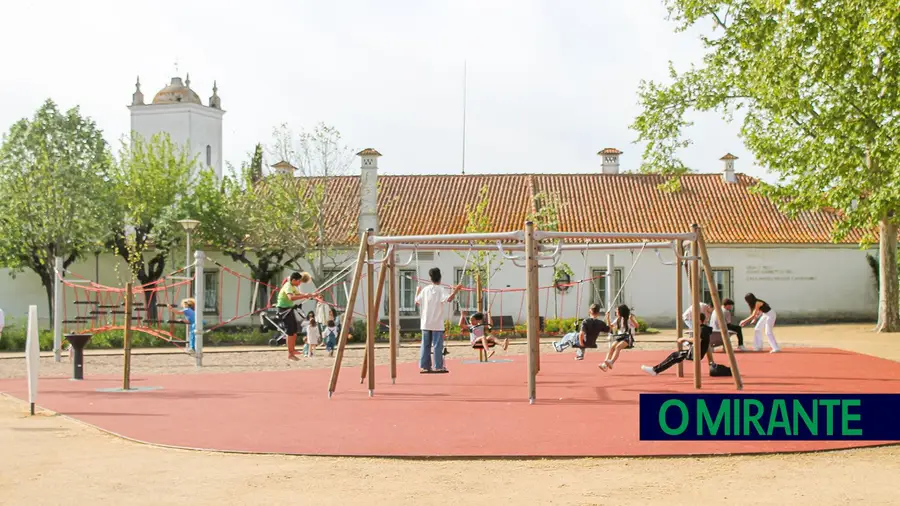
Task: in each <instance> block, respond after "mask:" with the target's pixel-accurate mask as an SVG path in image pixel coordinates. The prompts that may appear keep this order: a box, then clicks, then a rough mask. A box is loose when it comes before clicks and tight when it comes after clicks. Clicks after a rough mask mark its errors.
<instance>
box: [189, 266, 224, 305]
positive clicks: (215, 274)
mask: <svg viewBox="0 0 900 506" xmlns="http://www.w3.org/2000/svg"><path fill="white" fill-rule="evenodd" d="M209 279H212V280H214V281H215V291H214V292H213V296H212V297H209V296H208V295H209V290H210V285H211V283H209ZM190 287H191V288H190V290H191V293H190V295H188V296H189V297H193V296H194V294H196V293H197V285H196V283H195V282H194V280H193V279H191V284H190ZM220 290H222V287H221V286H219V269H215V268H213V269H203V309H202V312H203V314H204V315H212V316H218V315H220V314H222V308H221V307H219V293H220ZM211 301H212V303H213V304H214V305H215V307H214V308H211V307H209V304H210V302H211Z"/></svg>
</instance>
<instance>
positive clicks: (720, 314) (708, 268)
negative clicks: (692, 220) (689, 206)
mask: <svg viewBox="0 0 900 506" xmlns="http://www.w3.org/2000/svg"><path fill="white" fill-rule="evenodd" d="M694 232H695V233H696V234H697V243H696V244H697V246H698V248H699V251H700V260H701V261H702V262H703V271H704V272H705V273H706V284H707V285H709V287H710V288H709V293H710V295H711V296H712V303H713V309H714V310H715V312H716V320H718V322H719V332H721V333H722V344H723V345H724V346H725V353H727V354H728V363H729V364H730V366H731V374H732V376H733V377H734V387H735V388H736V389H738V390H743V389H744V382H743V380H742V379H741V372H740V371H739V370H738V364H737V358H736V357H735V356H734V348H733V347H732V346H731V338H730V337H729V335H728V325H727V320H726V319H725V310H724V308H722V300H721V299H720V298H719V290H718V287H717V286H716V281H715V279H714V278H713V271H712V264H711V263H710V261H709V253H708V252H707V250H706V243H705V242H704V241H703V231H702V230H700V227H698V226H697V225H694ZM709 324H710V325H711V324H712V323H711V322H709ZM697 349H699V348H697ZM708 353H712V346H710V348H709V352H708ZM696 361H697V362H699V361H700V360H699V359H697V360H696Z"/></svg>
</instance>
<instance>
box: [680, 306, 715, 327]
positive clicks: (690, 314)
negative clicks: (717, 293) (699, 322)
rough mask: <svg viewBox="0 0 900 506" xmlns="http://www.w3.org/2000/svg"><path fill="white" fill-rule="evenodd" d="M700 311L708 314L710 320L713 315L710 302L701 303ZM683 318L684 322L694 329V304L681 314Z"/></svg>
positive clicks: (707, 318)
mask: <svg viewBox="0 0 900 506" xmlns="http://www.w3.org/2000/svg"><path fill="white" fill-rule="evenodd" d="M700 312H701V313H702V314H705V315H706V321H710V318H711V317H712V313H713V308H712V306H710V305H709V304H707V303H705V302H701V303H700ZM681 319H682V320H684V324H685V326H686V327H687V328H689V329H692V328H694V327H693V321H692V320H693V319H694V306H689V307H688V308H687V311H685V312H684V314H682V315H681Z"/></svg>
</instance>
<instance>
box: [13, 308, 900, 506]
mask: <svg viewBox="0 0 900 506" xmlns="http://www.w3.org/2000/svg"><path fill="white" fill-rule="evenodd" d="M867 330H868V328H866V327H865V326H860V325H855V326H854V325H842V326H817V327H784V328H782V329H780V330H779V334H778V336H779V339H780V341H781V342H782V343H783V345H789V344H790V343H796V344H799V345H812V344H817V345H825V346H835V347H841V348H846V349H855V350H856V351H860V352H863V353H871V354H875V355H879V356H884V357H887V358H893V359H895V360H896V359H900V339H898V338H897V337H896V336H876V335H872V334H870V333H868V332H867ZM404 352H405V353H409V354H410V355H404V358H405V359H411V358H414V356H415V350H414V349H410V350H408V351H407V350H404ZM354 353H356V352H354ZM210 355H212V354H210ZM225 355H232V356H238V357H240V356H244V357H245V358H244V359H243V360H244V361H245V363H244V364H242V365H235V366H234V367H245V366H247V367H254V366H252V365H250V364H247V363H246V362H247V361H253V360H255V359H249V358H246V357H249V356H252V355H259V356H266V355H270V354H268V353H253V354H243V355H237V354H223V356H225ZM112 358H115V357H112ZM173 358H175V357H173ZM358 359H359V357H358V356H356V357H353V358H352V359H351V357H350V355H348V362H351V361H352V362H354V363H358ZM210 360H211V361H212V360H213V359H212V358H210ZM314 360H316V361H319V360H322V363H321V364H316V363H313V361H308V365H307V366H309V367H312V366H316V365H318V366H323V365H327V362H325V360H326V359H325V358H317V359H314ZM3 362H9V361H0V367H2V368H6V366H7V365H8V364H4V363H3ZM261 365H262V364H256V365H255V367H257V368H259V367H260V366H261ZM112 366H113V364H110V366H109V367H112ZM162 366H164V367H165V366H168V365H166V364H163V365H162ZM90 367H94V368H95V369H97V368H99V367H101V366H100V363H99V362H98V363H95V364H92V365H91V366H90ZM185 369H192V367H187V366H186V367H185ZM219 369H220V370H219V371H218V372H223V371H222V370H221V369H225V370H232V367H229V366H224V365H223V366H222V367H221V368H219ZM45 371H46V369H45ZM68 371H69V369H68V366H67V367H66V368H65V369H64V370H62V369H61V370H60V372H61V373H64V372H68ZM48 372H49V371H48ZM142 372H149V370H147V371H142ZM171 372H179V373H180V372H188V370H183V371H182V370H177V371H171ZM10 375H12V374H10ZM25 409H26V407H25V405H24V403H22V402H20V401H17V400H14V399H11V398H8V397H5V396H0V504H4V505H5V504H10V505H19V504H31V505H40V504H53V505H58V504H78V505H83V504H129V505H130V504H135V505H140V504H148V505H149V504H153V505H158V504H266V505H272V504H315V505H328V504H340V505H345V504H366V505H400V504H416V505H421V504H429V505H430V504H453V505H463V504H493V505H500V504H516V505H531V504H576V505H594V504H614V505H631V504H635V505H637V504H641V505H643V504H650V503H652V502H660V503H664V504H666V505H672V504H697V503H701V504H702V503H706V504H716V503H723V504H740V505H743V504H767V505H768V504H788V503H790V504H795V505H805V504H814V505H816V506H824V505H831V504H835V505H837V504H848V503H851V502H857V501H862V502H864V503H865V504H867V505H880V504H885V505H887V504H898V503H900V492H898V490H897V487H896V479H897V476H900V447H897V446H893V447H885V448H875V449H865V450H849V451H842V452H831V453H820V454H804V455H784V456H782V455H770V456H755V457H715V458H702V459H701V458H674V459H576V460H527V461H522V460H493V461H474V460H446V461H445V460H441V461H423V460H400V459H350V458H319V457H286V456H265V455H226V454H217V453H211V452H189V451H178V450H168V449H163V448H156V447H151V446H147V445H141V444H136V443H131V442H128V441H124V440H121V439H118V438H115V437H113V436H108V435H106V434H103V433H101V432H99V431H97V430H95V429H93V428H90V427H87V426H85V425H83V424H81V423H79V422H76V421H73V420H70V419H68V418H65V417H61V416H55V415H52V414H49V413H42V414H41V415H40V416H37V417H28V416H26V414H25ZM611 427H612V424H611ZM302 430H303V429H302V423H298V433H297V434H296V435H292V436H291V437H315V431H314V424H313V427H312V430H311V431H310V432H309V433H304V432H302Z"/></svg>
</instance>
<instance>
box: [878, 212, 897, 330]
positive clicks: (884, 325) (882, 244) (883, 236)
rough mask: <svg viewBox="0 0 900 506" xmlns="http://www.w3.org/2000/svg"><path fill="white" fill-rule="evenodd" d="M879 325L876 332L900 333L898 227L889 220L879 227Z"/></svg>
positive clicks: (885, 219)
mask: <svg viewBox="0 0 900 506" xmlns="http://www.w3.org/2000/svg"><path fill="white" fill-rule="evenodd" d="M879 228H880V230H879V239H878V256H879V262H878V265H879V273H878V274H879V283H878V285H879V288H878V325H877V326H876V327H875V331H876V332H900V297H898V285H900V280H898V278H897V225H896V224H894V223H893V222H891V221H890V219H889V218H884V219H883V220H881V226H880V227H879Z"/></svg>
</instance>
